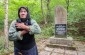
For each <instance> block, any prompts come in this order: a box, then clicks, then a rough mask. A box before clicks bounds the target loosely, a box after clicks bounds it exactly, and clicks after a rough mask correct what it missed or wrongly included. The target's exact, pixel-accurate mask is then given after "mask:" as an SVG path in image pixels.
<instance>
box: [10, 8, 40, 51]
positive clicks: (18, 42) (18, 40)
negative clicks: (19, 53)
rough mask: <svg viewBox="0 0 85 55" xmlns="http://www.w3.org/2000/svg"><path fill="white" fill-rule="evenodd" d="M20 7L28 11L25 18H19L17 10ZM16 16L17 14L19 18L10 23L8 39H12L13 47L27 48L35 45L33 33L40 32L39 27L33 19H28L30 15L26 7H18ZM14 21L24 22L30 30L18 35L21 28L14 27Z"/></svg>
mask: <svg viewBox="0 0 85 55" xmlns="http://www.w3.org/2000/svg"><path fill="white" fill-rule="evenodd" d="M21 8H24V9H25V10H26V11H27V13H28V14H27V17H26V20H23V19H22V18H20V15H19V12H20V10H21ZM18 16H19V19H17V20H14V21H13V22H12V23H11V25H10V28H9V40H12V41H14V47H16V48H18V49H21V50H29V49H31V48H32V47H33V46H35V45H36V43H35V38H34V34H39V33H40V32H41V29H40V27H39V25H38V24H37V22H36V21H35V20H33V19H32V20H31V19H30V15H29V11H28V8H27V7H20V8H19V10H18ZM16 22H24V24H26V25H27V26H29V28H30V30H31V31H29V32H28V33H26V34H25V35H23V36H22V37H21V36H20V31H21V30H18V29H16V26H15V24H16Z"/></svg>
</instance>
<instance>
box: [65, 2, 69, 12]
mask: <svg viewBox="0 0 85 55" xmlns="http://www.w3.org/2000/svg"><path fill="white" fill-rule="evenodd" d="M66 6H67V13H68V12H69V11H68V8H69V0H66Z"/></svg>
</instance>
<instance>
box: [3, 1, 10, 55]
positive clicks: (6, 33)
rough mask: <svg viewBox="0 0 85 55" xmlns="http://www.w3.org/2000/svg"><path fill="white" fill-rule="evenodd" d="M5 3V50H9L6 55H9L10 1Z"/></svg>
mask: <svg viewBox="0 0 85 55" xmlns="http://www.w3.org/2000/svg"><path fill="white" fill-rule="evenodd" d="M4 2H5V20H4V34H5V49H6V50H7V52H6V55H9V45H8V0H4Z"/></svg>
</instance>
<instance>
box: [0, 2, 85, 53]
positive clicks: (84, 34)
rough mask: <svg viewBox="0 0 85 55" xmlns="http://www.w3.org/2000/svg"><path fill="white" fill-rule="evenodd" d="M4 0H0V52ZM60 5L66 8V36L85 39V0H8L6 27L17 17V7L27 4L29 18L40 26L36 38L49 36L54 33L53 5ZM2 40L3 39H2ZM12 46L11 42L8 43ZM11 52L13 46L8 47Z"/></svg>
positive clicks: (1, 46) (80, 39) (1, 50)
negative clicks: (39, 32)
mask: <svg viewBox="0 0 85 55" xmlns="http://www.w3.org/2000/svg"><path fill="white" fill-rule="evenodd" d="M4 5H5V3H4V0H0V52H3V51H4V41H5V40H4V19H5V10H4V8H5V7H4ZM58 5H61V6H63V7H64V8H65V9H66V10H67V36H72V37H73V38H74V39H75V40H79V41H84V40H85V0H8V27H9V26H10V24H11V22H12V21H13V20H15V19H17V18H18V8H19V7H20V6H27V7H28V8H29V11H30V16H31V19H34V20H36V21H37V23H38V24H39V25H40V27H41V30H42V31H41V34H39V35H36V38H49V37H51V36H53V35H54V32H55V30H54V29H55V28H54V15H55V7H56V6H58ZM3 40H4V41H3ZM10 45H11V46H12V44H10ZM10 48H11V49H12V50H11V52H13V47H10Z"/></svg>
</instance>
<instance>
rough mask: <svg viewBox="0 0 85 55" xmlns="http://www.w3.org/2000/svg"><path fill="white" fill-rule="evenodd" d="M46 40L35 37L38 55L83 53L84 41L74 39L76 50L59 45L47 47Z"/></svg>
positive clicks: (84, 51) (84, 54) (78, 54)
mask: <svg viewBox="0 0 85 55" xmlns="http://www.w3.org/2000/svg"><path fill="white" fill-rule="evenodd" d="M47 41H48V39H47V38H39V39H36V42H37V46H38V52H39V55H85V42H83V41H74V42H75V43H76V44H75V45H76V48H77V50H70V49H66V48H61V47H56V48H52V47H47V46H46V44H47ZM10 55H13V54H10Z"/></svg>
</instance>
